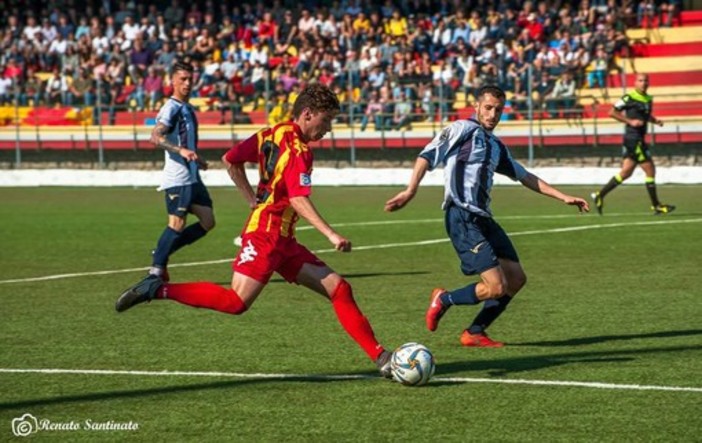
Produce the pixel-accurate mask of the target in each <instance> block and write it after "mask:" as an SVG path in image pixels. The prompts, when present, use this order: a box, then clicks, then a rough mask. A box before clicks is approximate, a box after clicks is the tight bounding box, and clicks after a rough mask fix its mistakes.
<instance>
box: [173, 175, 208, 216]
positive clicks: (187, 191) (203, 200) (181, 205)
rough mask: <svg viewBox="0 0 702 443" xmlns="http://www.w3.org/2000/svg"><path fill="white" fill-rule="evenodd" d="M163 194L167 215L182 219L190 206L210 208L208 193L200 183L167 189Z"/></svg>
mask: <svg viewBox="0 0 702 443" xmlns="http://www.w3.org/2000/svg"><path fill="white" fill-rule="evenodd" d="M164 194H165V196H166V210H167V211H168V214H169V215H176V216H178V217H184V216H185V215H186V214H187V213H188V212H190V207H191V206H192V205H200V206H206V207H208V208H211V207H212V199H211V198H210V193H209V192H207V188H206V187H205V185H204V184H203V183H202V182H197V183H193V184H192V185H187V186H176V187H173V188H168V189H166V192H165V193H164Z"/></svg>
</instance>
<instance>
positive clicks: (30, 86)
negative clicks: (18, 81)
mask: <svg viewBox="0 0 702 443" xmlns="http://www.w3.org/2000/svg"><path fill="white" fill-rule="evenodd" d="M0 81H2V80H0ZM0 90H2V87H1V86H0ZM41 92H42V84H41V80H40V79H39V77H37V76H36V74H35V73H34V70H33V69H32V68H29V69H28V70H27V80H25V82H24V85H23V86H22V88H21V89H20V105H22V106H28V105H29V106H39V104H40V103H41ZM30 100H31V101H30Z"/></svg>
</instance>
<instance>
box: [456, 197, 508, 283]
mask: <svg viewBox="0 0 702 443" xmlns="http://www.w3.org/2000/svg"><path fill="white" fill-rule="evenodd" d="M445 223H446V232H447V233H448V236H449V238H450V239H451V243H452V244H453V248H454V249H455V250H456V253H457V254H458V258H460V259H461V271H463V273H464V274H465V275H476V274H481V273H483V272H485V271H487V270H488V269H492V268H494V267H497V266H498V265H499V262H498V261H497V259H498V258H502V259H507V260H511V261H514V262H519V256H518V255H517V251H516V250H515V249H514V246H513V245H512V242H511V241H510V239H509V237H508V236H507V233H506V232H505V231H504V229H502V227H501V226H500V225H499V224H497V222H496V221H495V220H493V219H492V218H488V217H481V216H479V215H476V214H473V213H472V212H469V211H468V210H466V209H462V208H460V207H458V206H455V205H451V206H449V207H448V209H446V220H445Z"/></svg>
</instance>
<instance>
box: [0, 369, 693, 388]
mask: <svg viewBox="0 0 702 443" xmlns="http://www.w3.org/2000/svg"><path fill="white" fill-rule="evenodd" d="M0 373H5V374H52V375H55V374H73V375H137V376H153V377H221V378H243V379H254V380H255V379H258V380H281V381H285V380H309V381H315V380H330V381H334V380H339V381H341V380H364V379H377V378H379V377H378V376H375V375H361V374H355V375H354V374H338V375H337V374H331V375H329V374H317V375H315V374H263V373H252V374H246V373H240V372H186V371H127V370H121V371H118V370H108V369H12V368H0ZM433 380H435V381H437V382H443V383H501V384H513V385H535V386H563V387H576V388H594V389H620V390H634V391H677V392H699V393H702V388H697V387H687V386H657V385H631V384H617V383H601V382H580V381H554V380H526V379H505V378H469V377H434V378H433Z"/></svg>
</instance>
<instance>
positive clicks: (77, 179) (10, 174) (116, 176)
mask: <svg viewBox="0 0 702 443" xmlns="http://www.w3.org/2000/svg"><path fill="white" fill-rule="evenodd" d="M530 170H531V171H532V172H533V173H535V174H536V175H538V176H539V177H541V178H543V179H544V180H546V181H547V182H549V183H552V184H554V185H601V184H603V183H606V182H607V181H608V180H609V179H610V178H611V177H612V175H614V174H616V173H617V172H619V169H618V168H596V167H580V168H578V167H542V168H539V167H537V168H531V169H530ZM411 173H412V170H411V168H341V169H338V168H315V170H314V175H313V183H314V184H315V185H321V186H349V185H351V186H353V185H357V186H379V185H380V186H402V185H405V184H406V183H407V181H408V180H409V178H410V175H411ZM257 174H258V171H257V170H255V169H248V170H247V175H248V176H249V179H250V180H251V182H252V183H256V182H257ZM202 176H203V180H204V182H205V183H206V184H207V185H208V186H232V183H231V180H230V179H229V176H228V175H227V173H226V171H224V170H222V169H218V170H208V171H203V173H202ZM160 178H161V173H160V171H153V170H151V171H137V170H119V171H109V170H75V169H73V170H72V169H22V170H4V171H0V187H34V186H87V187H110V186H133V187H154V188H156V187H158V185H159V180H160ZM656 182H657V183H659V184H666V183H677V184H700V183H702V167H700V166H675V167H659V168H657V170H656ZM495 183H496V184H498V185H510V184H515V182H513V181H511V180H510V179H508V178H506V177H504V176H501V175H496V176H495ZM642 183H644V174H643V172H642V171H641V170H640V169H637V170H636V172H635V173H634V175H633V176H632V177H631V179H629V180H628V181H627V184H642ZM423 184H424V185H427V186H441V185H443V172H442V171H441V170H436V171H432V172H430V173H428V174H427V176H426V177H425V179H424V181H423Z"/></svg>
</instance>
